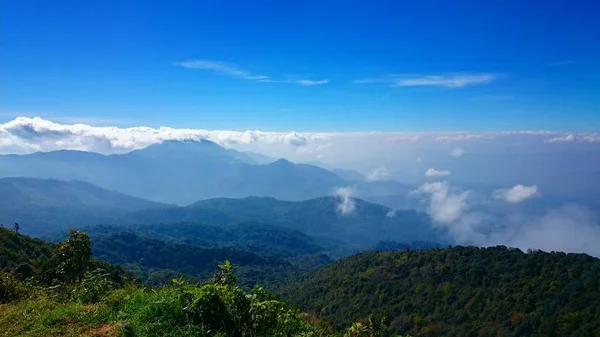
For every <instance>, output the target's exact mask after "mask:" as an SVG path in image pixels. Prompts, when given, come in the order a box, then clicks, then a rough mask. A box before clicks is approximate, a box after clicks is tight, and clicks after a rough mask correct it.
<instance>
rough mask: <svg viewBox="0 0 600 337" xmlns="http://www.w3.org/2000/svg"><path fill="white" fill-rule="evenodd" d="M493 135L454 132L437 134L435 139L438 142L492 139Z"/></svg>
mask: <svg viewBox="0 0 600 337" xmlns="http://www.w3.org/2000/svg"><path fill="white" fill-rule="evenodd" d="M492 138H493V136H492V135H489V134H477V133H465V134H456V135H449V136H438V137H437V138H436V141H438V142H460V141H467V140H487V139H492Z"/></svg>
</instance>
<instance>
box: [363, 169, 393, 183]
mask: <svg viewBox="0 0 600 337" xmlns="http://www.w3.org/2000/svg"><path fill="white" fill-rule="evenodd" d="M389 176H390V172H389V171H388V169H387V168H386V167H385V166H379V167H377V168H376V169H374V170H373V171H372V172H371V173H369V174H368V175H367V177H366V178H367V181H379V180H385V179H388V178H389Z"/></svg>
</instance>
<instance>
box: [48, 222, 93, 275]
mask: <svg viewBox="0 0 600 337" xmlns="http://www.w3.org/2000/svg"><path fill="white" fill-rule="evenodd" d="M90 246H91V241H90V236H89V235H87V234H86V233H84V232H80V231H77V230H74V229H72V230H71V231H69V238H68V239H66V240H65V241H63V242H61V243H60V244H59V245H58V246H57V247H56V249H55V250H54V252H53V254H52V255H53V260H54V263H56V266H57V271H58V274H59V275H60V276H61V278H62V279H63V280H64V281H66V282H73V281H77V280H79V279H80V278H81V276H82V275H83V273H84V272H85V271H87V269H88V267H89V264H90V263H89V262H90V257H91V255H92V249H91V248H90Z"/></svg>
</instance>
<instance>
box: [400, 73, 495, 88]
mask: <svg viewBox="0 0 600 337" xmlns="http://www.w3.org/2000/svg"><path fill="white" fill-rule="evenodd" d="M497 77H498V76H496V75H494V74H488V73H482V74H462V75H428V76H422V77H414V78H406V79H397V80H396V83H395V85H396V86H400V87H415V86H434V87H445V88H464V87H466V86H469V85H476V84H486V83H490V82H491V81H493V80H495V79H497Z"/></svg>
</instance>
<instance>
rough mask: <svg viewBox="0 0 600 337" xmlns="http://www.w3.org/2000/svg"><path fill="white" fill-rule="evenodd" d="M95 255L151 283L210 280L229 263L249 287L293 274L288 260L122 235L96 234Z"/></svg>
mask: <svg viewBox="0 0 600 337" xmlns="http://www.w3.org/2000/svg"><path fill="white" fill-rule="evenodd" d="M92 253H93V255H94V256H95V257H97V258H98V259H101V260H103V261H107V262H109V263H114V264H121V265H124V266H125V267H126V269H127V270H128V271H130V272H133V273H134V275H136V276H137V277H139V278H140V279H142V280H143V281H145V282H148V283H150V284H155V285H156V284H165V283H167V284H168V283H170V282H171V278H172V277H173V276H174V275H177V274H184V275H189V276H192V277H194V278H195V279H197V280H205V279H207V278H209V277H210V276H211V275H212V273H213V271H214V270H215V269H216V268H217V267H218V264H219V263H222V262H223V261H225V260H230V261H231V263H233V264H234V265H236V272H237V275H238V276H239V277H240V279H241V280H242V281H243V282H244V283H245V284H246V285H249V286H252V285H254V284H256V282H260V283H261V284H270V283H273V282H275V281H277V280H278V279H280V278H282V277H284V276H286V275H288V274H290V273H293V272H294V271H295V268H294V267H292V265H291V264H289V263H288V262H286V261H283V260H281V259H277V258H273V257H268V256H264V255H260V254H256V253H252V252H247V251H242V250H238V249H235V248H229V247H198V246H191V245H185V244H179V243H167V242H165V241H161V240H156V239H150V238H146V237H143V236H140V235H137V234H135V233H130V232H121V233H112V234H107V235H97V236H94V237H93V240H92Z"/></svg>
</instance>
